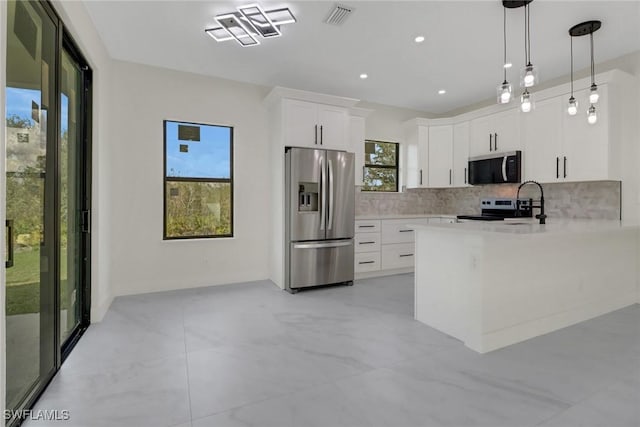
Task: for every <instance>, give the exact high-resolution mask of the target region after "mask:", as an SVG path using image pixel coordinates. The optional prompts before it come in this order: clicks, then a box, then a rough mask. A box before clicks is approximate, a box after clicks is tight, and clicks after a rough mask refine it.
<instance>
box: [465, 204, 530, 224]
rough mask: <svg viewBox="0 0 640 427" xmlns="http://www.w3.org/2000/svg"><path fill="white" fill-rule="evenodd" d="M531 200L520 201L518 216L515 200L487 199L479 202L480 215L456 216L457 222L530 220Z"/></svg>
mask: <svg viewBox="0 0 640 427" xmlns="http://www.w3.org/2000/svg"><path fill="white" fill-rule="evenodd" d="M531 205H532V202H531V199H520V214H519V215H518V207H517V199H507V198H504V199H502V198H487V199H481V200H480V209H481V212H482V213H481V215H458V222H463V221H504V219H505V218H516V217H524V218H531V216H532V210H531Z"/></svg>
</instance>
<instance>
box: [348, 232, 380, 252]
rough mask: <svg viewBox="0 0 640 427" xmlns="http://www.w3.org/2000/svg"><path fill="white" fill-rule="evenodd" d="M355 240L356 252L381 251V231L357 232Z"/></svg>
mask: <svg viewBox="0 0 640 427" xmlns="http://www.w3.org/2000/svg"><path fill="white" fill-rule="evenodd" d="M353 240H354V251H355V253H362V252H379V251H380V233H379V232H378V233H376V232H373V233H356V235H355V238H354V239H353Z"/></svg>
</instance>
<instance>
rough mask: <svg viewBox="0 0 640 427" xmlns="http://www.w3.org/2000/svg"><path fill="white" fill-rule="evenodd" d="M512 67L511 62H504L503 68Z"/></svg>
mask: <svg viewBox="0 0 640 427" xmlns="http://www.w3.org/2000/svg"><path fill="white" fill-rule="evenodd" d="M511 67H513V64H512V63H511V62H507V63H506V64H504V68H511Z"/></svg>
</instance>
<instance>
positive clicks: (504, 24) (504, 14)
mask: <svg viewBox="0 0 640 427" xmlns="http://www.w3.org/2000/svg"><path fill="white" fill-rule="evenodd" d="M502 36H503V41H504V61H503V62H502V69H503V70H504V82H505V83H506V82H507V68H506V67H505V64H506V63H507V8H506V7H503V8H502Z"/></svg>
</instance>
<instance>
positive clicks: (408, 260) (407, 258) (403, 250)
mask: <svg viewBox="0 0 640 427" xmlns="http://www.w3.org/2000/svg"><path fill="white" fill-rule="evenodd" d="M414 258H415V245H414V244H413V243H394V244H389V245H384V246H382V250H381V253H380V268H381V269H382V270H392V269H397V268H413V266H414V261H415V259H414Z"/></svg>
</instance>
